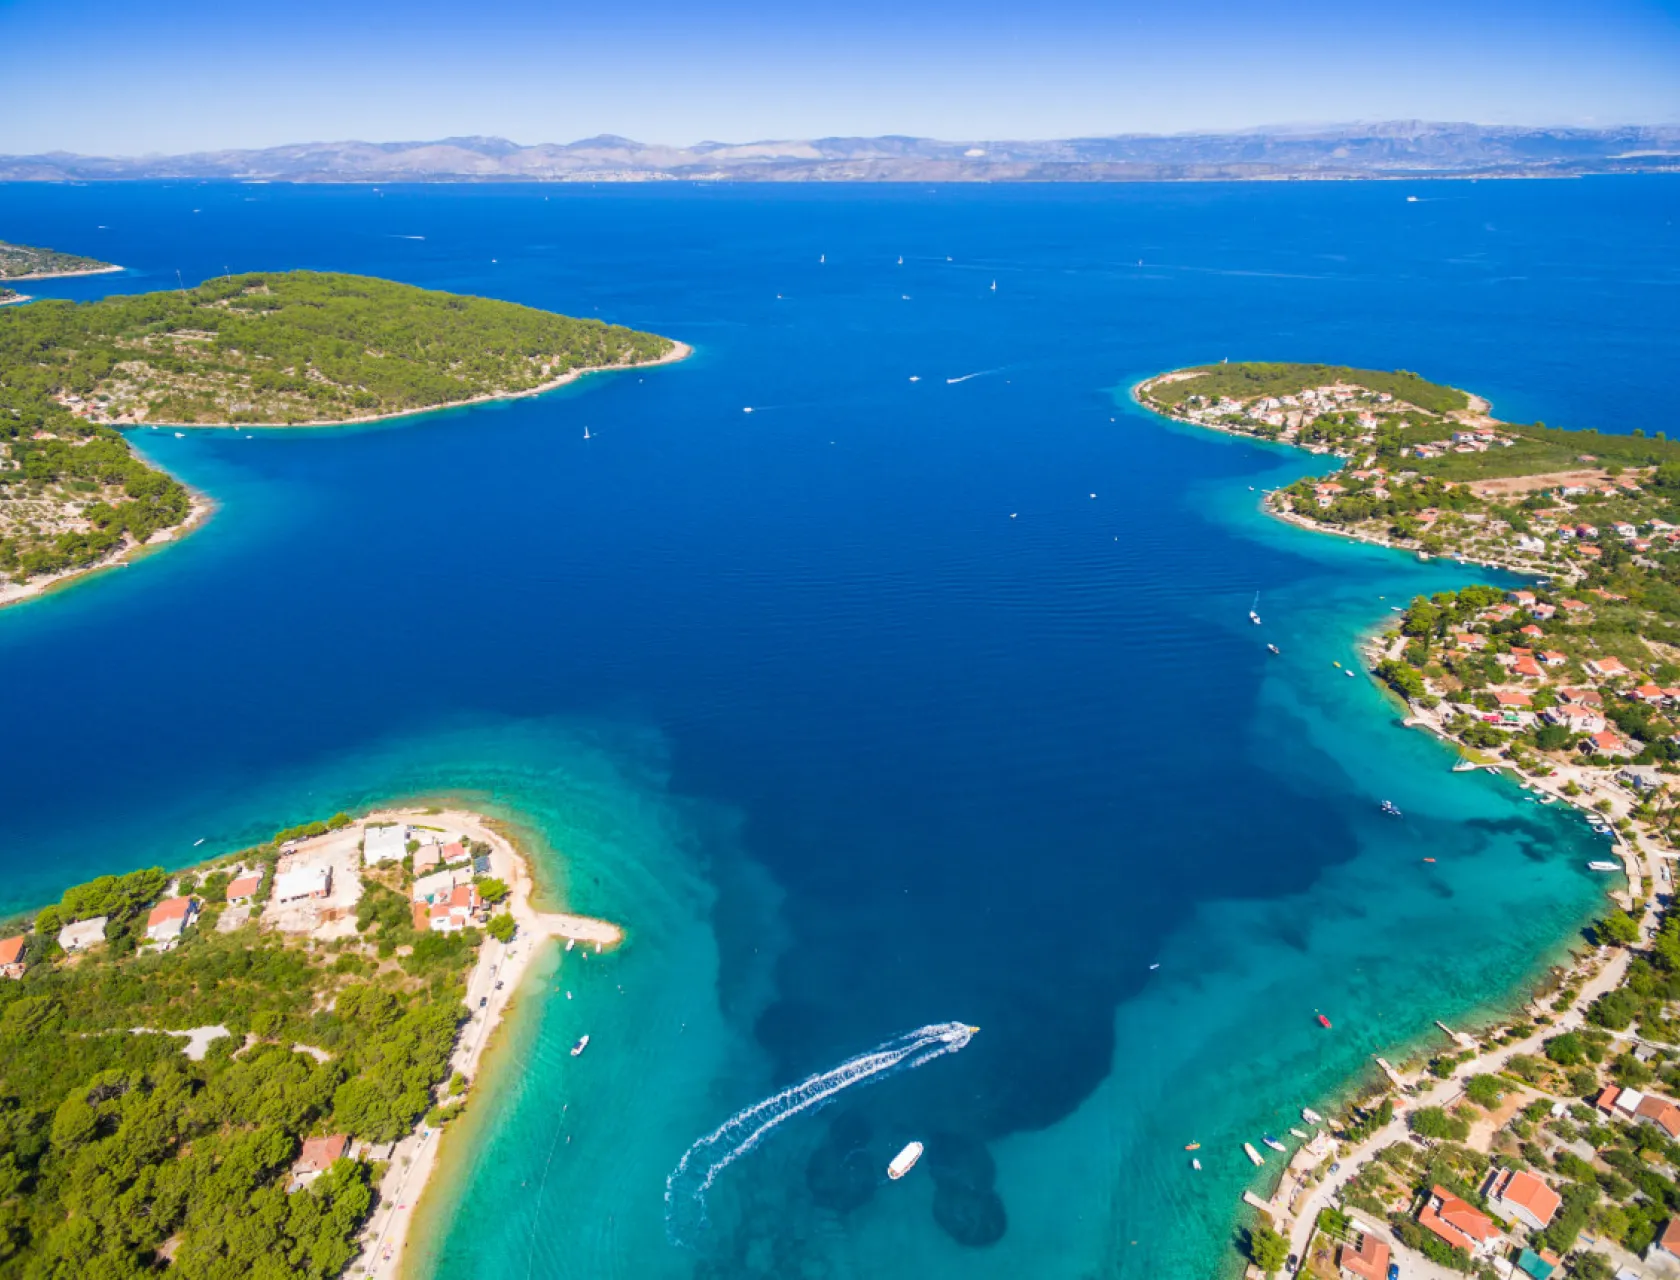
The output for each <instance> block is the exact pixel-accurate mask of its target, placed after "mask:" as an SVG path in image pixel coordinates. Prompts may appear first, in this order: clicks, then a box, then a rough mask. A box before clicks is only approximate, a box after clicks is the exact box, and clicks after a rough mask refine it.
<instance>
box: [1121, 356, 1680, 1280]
mask: <svg viewBox="0 0 1680 1280" xmlns="http://www.w3.org/2000/svg"><path fill="white" fill-rule="evenodd" d="M1136 395H1137V398H1138V400H1139V401H1140V402H1141V403H1142V404H1144V405H1146V406H1148V407H1149V408H1151V409H1154V410H1155V411H1157V412H1159V413H1161V414H1164V415H1166V416H1167V417H1170V418H1173V419H1175V420H1176V421H1179V422H1183V423H1186V424H1189V425H1192V426H1198V427H1205V428H1209V429H1213V430H1219V431H1226V432H1232V433H1235V434H1238V435H1246V436H1251V437H1254V438H1258V439H1264V440H1269V441H1277V442H1281V443H1287V444H1293V445H1297V446H1299V447H1301V448H1305V449H1308V450H1310V451H1312V452H1314V453H1318V454H1324V455H1327V456H1330V457H1334V458H1336V459H1338V460H1340V462H1341V464H1342V465H1341V467H1340V469H1338V470H1337V471H1335V472H1334V473H1333V474H1331V475H1326V476H1321V477H1308V478H1305V479H1302V480H1300V481H1298V482H1296V483H1294V484H1291V485H1289V486H1287V487H1285V488H1282V489H1278V490H1275V491H1273V492H1271V493H1268V494H1266V495H1265V499H1264V502H1265V507H1266V509H1267V510H1268V511H1270V512H1271V513H1272V514H1274V515H1276V516H1278V517H1279V518H1281V519H1284V520H1288V521H1290V522H1292V523H1295V524H1297V525H1300V526H1302V527H1304V528H1309V529H1315V530H1319V531H1323V532H1330V533H1336V534H1341V535H1343V536H1348V537H1354V538H1359V539H1362V540H1364V541H1367V542H1372V543H1378V544H1382V545H1385V546H1391V547H1396V548H1401V549H1404V550H1407V551H1409V552H1412V553H1414V554H1415V555H1417V556H1418V557H1419V558H1421V559H1428V558H1430V557H1432V556H1439V557H1449V558H1451V559H1453V560H1455V561H1457V562H1459V563H1463V564H1479V565H1483V566H1487V567H1497V568H1502V569H1506V570H1510V571H1513V572H1516V573H1520V574H1524V575H1527V576H1528V577H1529V580H1530V583H1531V585H1529V586H1526V587H1521V588H1518V589H1514V590H1505V589H1502V588H1498V587H1493V586H1480V585H1477V586H1468V587H1464V588H1462V589H1460V590H1457V591H1442V592H1438V593H1436V594H1435V595H1433V596H1429V597H1423V596H1420V597H1418V598H1417V599H1415V600H1412V601H1411V602H1410V603H1409V605H1407V606H1404V607H1402V606H1395V607H1394V608H1395V614H1394V616H1393V617H1392V618H1391V619H1390V625H1389V627H1388V628H1387V629H1386V630H1385V631H1384V632H1383V633H1382V634H1381V635H1380V637H1378V638H1374V639H1373V640H1372V641H1371V648H1370V653H1369V657H1370V661H1371V666H1372V672H1373V674H1374V675H1375V676H1377V677H1378V678H1379V679H1381V680H1383V681H1385V682H1386V683H1387V684H1388V685H1389V686H1390V687H1391V688H1392V690H1393V691H1394V693H1395V694H1396V695H1398V696H1399V697H1400V698H1402V699H1403V700H1404V701H1405V703H1406V706H1407V718H1406V723H1407V724H1408V725H1413V726H1416V727H1419V728H1423V729H1426V730H1428V731H1429V732H1432V733H1434V734H1436V735H1437V736H1439V737H1440V738H1442V739H1443V740H1445V741H1447V742H1449V743H1451V744H1453V745H1454V746H1455V747H1456V749H1457V751H1458V753H1459V756H1460V761H1459V763H1458V764H1457V765H1456V766H1454V767H1455V770H1472V769H1476V768H1486V769H1488V770H1490V771H1492V772H1496V773H1500V774H1502V775H1504V776H1506V777H1508V778H1510V779H1511V780H1513V781H1515V782H1517V783H1518V784H1519V785H1520V786H1521V787H1522V788H1523V789H1524V790H1526V791H1528V792H1529V793H1530V795H1531V798H1532V799H1533V800H1535V801H1536V802H1538V803H1541V804H1556V803H1559V802H1563V803H1567V804H1571V805H1574V806H1576V807H1578V808H1580V809H1582V810H1584V811H1585V812H1586V813H1587V815H1588V817H1589V819H1590V820H1591V822H1592V824H1593V826H1594V828H1595V829H1596V830H1597V831H1598V832H1599V833H1600V835H1601V836H1603V838H1604V839H1605V840H1606V842H1607V848H1606V852H1605V856H1604V857H1603V858H1602V859H1597V860H1594V861H1592V862H1589V863H1588V864H1587V866H1588V868H1590V869H1591V870H1592V871H1602V872H1617V871H1620V872H1621V873H1623V874H1624V875H1625V877H1626V888H1625V889H1618V890H1617V891H1616V892H1615V893H1614V894H1613V895H1612V897H1613V898H1614V900H1615V901H1614V907H1613V909H1612V910H1610V911H1609V913H1608V914H1607V915H1606V916H1605V917H1604V918H1603V919H1602V920H1600V921H1599V922H1598V923H1597V924H1595V925H1593V926H1592V928H1591V929H1590V930H1588V931H1587V934H1586V937H1585V939H1584V941H1585V942H1586V943H1587V944H1588V945H1586V946H1584V947H1581V948H1578V949H1577V952H1576V956H1575V960H1574V962H1573V964H1572V965H1570V966H1569V967H1567V968H1560V969H1558V970H1555V971H1554V972H1553V974H1552V975H1551V977H1550V978H1549V979H1548V981H1547V982H1546V983H1545V984H1544V985H1543V986H1542V988H1541V989H1540V990H1539V991H1537V992H1535V993H1534V995H1533V997H1532V998H1531V999H1530V1000H1529V1001H1528V1002H1527V1004H1526V1006H1525V1007H1524V1008H1523V1009H1522V1011H1521V1013H1520V1014H1519V1015H1517V1016H1514V1017H1511V1018H1508V1019H1505V1020H1503V1021H1501V1022H1500V1023H1499V1024H1497V1025H1495V1026H1493V1027H1490V1028H1487V1029H1485V1030H1484V1031H1482V1032H1481V1033H1480V1034H1479V1035H1470V1034H1467V1033H1465V1032H1464V1031H1461V1030H1459V1031H1455V1030H1452V1029H1450V1028H1447V1027H1446V1026H1445V1025H1444V1024H1439V1025H1440V1030H1441V1034H1442V1037H1443V1038H1442V1040H1441V1041H1439V1042H1437V1044H1435V1045H1427V1046H1424V1047H1423V1048H1422V1049H1421V1050H1420V1051H1419V1052H1418V1053H1416V1054H1415V1056H1414V1058H1413V1060H1412V1061H1410V1062H1407V1063H1402V1064H1401V1065H1400V1066H1399V1067H1395V1066H1392V1065H1390V1064H1389V1063H1387V1062H1386V1061H1384V1060H1383V1059H1381V1058H1378V1059H1376V1062H1377V1065H1378V1067H1379V1068H1380V1069H1381V1074H1380V1075H1378V1076H1374V1079H1373V1080H1372V1082H1371V1083H1370V1084H1368V1085H1367V1086H1364V1087H1361V1088H1359V1089H1358V1090H1357V1091H1356V1092H1355V1095H1354V1097H1353V1098H1352V1099H1351V1100H1350V1101H1348V1102H1347V1103H1346V1104H1344V1105H1343V1106H1342V1107H1341V1109H1340V1110H1339V1111H1338V1112H1337V1113H1336V1114H1334V1115H1333V1116H1332V1117H1331V1119H1330V1121H1329V1122H1328V1124H1327V1125H1325V1127H1324V1128H1323V1129H1322V1130H1321V1129H1320V1128H1319V1123H1320V1117H1319V1116H1318V1114H1317V1113H1316V1112H1311V1111H1304V1112H1303V1113H1302V1118H1303V1120H1304V1121H1305V1122H1306V1123H1307V1125H1308V1128H1310V1129H1311V1130H1312V1132H1310V1133H1309V1132H1307V1131H1305V1130H1292V1132H1293V1133H1296V1134H1297V1136H1299V1137H1300V1138H1301V1139H1302V1144H1301V1145H1300V1146H1299V1147H1297V1148H1295V1149H1294V1150H1293V1151H1292V1152H1291V1154H1290V1158H1289V1164H1288V1168H1287V1169H1286V1170H1285V1172H1284V1174H1283V1176H1282V1179H1281V1181H1279V1182H1277V1183H1276V1184H1275V1185H1274V1186H1273V1188H1272V1191H1271V1195H1270V1197H1269V1198H1262V1197H1261V1196H1259V1195H1256V1194H1254V1193H1253V1192H1252V1191H1251V1192H1249V1193H1248V1194H1247V1195H1246V1196H1245V1199H1247V1200H1248V1201H1249V1203H1250V1204H1252V1205H1253V1206H1254V1207H1255V1208H1256V1209H1258V1210H1259V1211H1260V1214H1261V1215H1262V1216H1261V1219H1260V1220H1259V1221H1258V1222H1256V1223H1255V1225H1254V1226H1252V1227H1251V1228H1250V1229H1249V1231H1248V1233H1247V1240H1246V1252H1247V1254H1248V1257H1249V1259H1250V1261H1251V1263H1252V1264H1253V1268H1252V1270H1251V1274H1254V1273H1260V1274H1272V1273H1275V1272H1277V1271H1279V1270H1280V1269H1282V1268H1283V1267H1284V1265H1285V1264H1286V1262H1288V1260H1289V1258H1290V1256H1291V1255H1294V1256H1295V1257H1296V1258H1298V1259H1299V1261H1300V1271H1301V1273H1302V1274H1307V1273H1310V1274H1313V1275H1320V1276H1334V1275H1337V1274H1341V1275H1356V1276H1370V1277H1373V1278H1376V1280H1380V1278H1381V1277H1383V1276H1385V1275H1392V1274H1393V1272H1392V1271H1391V1270H1390V1267H1391V1265H1396V1264H1397V1265H1399V1266H1400V1270H1401V1272H1402V1274H1412V1273H1414V1272H1415V1273H1418V1274H1442V1273H1443V1271H1442V1269H1445V1271H1448V1272H1461V1273H1467V1274H1473V1275H1476V1276H1486V1277H1493V1276H1495V1275H1499V1276H1505V1275H1518V1274H1520V1275H1524V1276H1529V1277H1534V1278H1535V1280H1545V1277H1548V1276H1551V1275H1553V1274H1554V1272H1555V1273H1557V1274H1559V1275H1562V1274H1565V1273H1567V1275H1569V1276H1570V1277H1580V1278H1582V1280H1608V1278H1609V1277H1610V1276H1612V1275H1637V1274H1652V1272H1651V1271H1649V1270H1647V1269H1646V1268H1647V1267H1649V1266H1652V1265H1655V1266H1657V1267H1658V1268H1672V1267H1674V1266H1676V1265H1677V1264H1680V1101H1673V1100H1671V1099H1677V1098H1680V1018H1677V1017H1676V1010H1677V1008H1680V913H1676V912H1675V911H1674V910H1673V909H1672V908H1673V902H1674V882H1673V877H1674V865H1675V859H1676V854H1677V849H1680V804H1677V803H1676V800H1677V799H1680V785H1676V784H1677V782H1680V442H1671V441H1669V440H1668V439H1667V438H1666V437H1665V436H1664V435H1663V434H1661V433H1658V434H1656V435H1655V436H1647V435H1645V434H1644V433H1643V432H1642V431H1640V430H1634V431H1631V432H1629V433H1628V434H1605V433H1600V432H1597V431H1575V430H1560V429H1558V428H1555V427H1547V426H1545V425H1544V424H1541V423H1533V424H1526V425H1525V424H1519V423H1509V422H1503V421H1500V420H1499V419H1497V418H1495V417H1493V416H1492V413H1491V406H1490V405H1489V404H1488V403H1487V402H1486V401H1484V400H1480V399H1478V398H1477V397H1475V396H1472V395H1469V394H1467V393H1466V392H1464V391H1461V390H1458V389H1455V388H1452V387H1447V386H1441V385H1439V384H1437V383H1432V382H1428V381H1426V380H1424V379H1423V378H1420V377H1418V376H1417V375H1416V374H1412V373H1407V372H1404V371H1399V372H1393V373H1388V372H1381V371H1376V370H1365V369H1350V368H1344V367H1340V366H1330V365H1310V364H1219V365H1206V366H1202V367H1200V368H1193V369H1181V370H1177V371H1174V372H1171V373H1166V374H1162V375H1160V376H1158V377H1155V378H1151V379H1149V380H1147V381H1145V382H1143V383H1141V384H1140V385H1139V386H1138V387H1137V388H1136ZM1443 772H1445V771H1444V770H1443ZM1426 861H1433V859H1426ZM1612 883H1614V882H1612ZM1431 1268H1433V1269H1431ZM1662 1273H1663V1274H1668V1271H1667V1270H1663V1271H1662Z"/></svg>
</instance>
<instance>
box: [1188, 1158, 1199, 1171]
mask: <svg viewBox="0 0 1680 1280" xmlns="http://www.w3.org/2000/svg"><path fill="white" fill-rule="evenodd" d="M1190 1167H1191V1168H1192V1169H1194V1170H1195V1171H1196V1172H1197V1173H1200V1172H1201V1171H1202V1162H1201V1161H1200V1160H1198V1159H1196V1157H1195V1156H1191V1157H1190Z"/></svg>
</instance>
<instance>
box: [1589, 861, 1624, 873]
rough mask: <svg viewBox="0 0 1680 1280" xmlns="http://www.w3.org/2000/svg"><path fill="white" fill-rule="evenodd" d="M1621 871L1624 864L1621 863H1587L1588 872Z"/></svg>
mask: <svg viewBox="0 0 1680 1280" xmlns="http://www.w3.org/2000/svg"><path fill="white" fill-rule="evenodd" d="M1621 869H1622V864H1621V863H1619V862H1596V861H1595V862H1589V863H1587V870H1588V871H1620V870H1621Z"/></svg>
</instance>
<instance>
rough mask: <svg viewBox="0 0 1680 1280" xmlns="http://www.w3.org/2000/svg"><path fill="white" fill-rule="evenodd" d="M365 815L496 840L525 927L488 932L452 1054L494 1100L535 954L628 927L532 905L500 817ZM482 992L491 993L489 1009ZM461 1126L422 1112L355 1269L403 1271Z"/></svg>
mask: <svg viewBox="0 0 1680 1280" xmlns="http://www.w3.org/2000/svg"><path fill="white" fill-rule="evenodd" d="M363 822H364V823H369V822H372V823H378V822H406V823H409V824H410V825H415V826H437V827H443V828H446V829H447V830H450V831H459V832H461V833H462V834H463V835H465V836H467V837H468V838H469V839H472V840H477V841H480V842H482V843H484V844H487V845H489V846H490V874H491V875H493V876H495V877H496V878H497V879H500V880H502V881H504V882H505V883H506V884H507V886H508V888H509V889H510V890H511V892H510V893H509V895H508V898H507V901H506V903H504V904H503V907H502V908H501V909H503V910H506V911H508V912H509V913H510V914H512V916H513V918H514V922H515V923H516V924H517V925H518V926H519V928H518V932H517V933H515V935H514V938H513V941H512V942H510V943H507V944H505V945H504V944H503V943H500V942H497V941H496V940H495V939H494V938H492V937H489V936H488V935H486V936H485V939H484V942H483V944H482V945H481V946H480V948H479V953H478V960H477V962H476V963H475V964H474V966H473V969H472V972H471V973H470V974H469V976H468V978H467V996H466V1005H467V1008H468V1009H469V1010H470V1011H471V1020H470V1021H468V1022H467V1023H466V1024H465V1025H464V1026H463V1027H462V1028H461V1034H460V1037H459V1039H458V1040H457V1041H456V1044H455V1053H454V1056H453V1058H452V1059H451V1062H450V1071H451V1074H453V1073H455V1072H459V1073H460V1074H461V1075H463V1076H465V1077H466V1078H467V1080H468V1081H469V1082H470V1084H469V1088H468V1090H467V1097H468V1099H469V1105H472V1106H475V1107H487V1106H489V1105H491V1104H490V1101H489V1098H488V1097H487V1096H478V1097H476V1098H475V1097H474V1095H475V1093H476V1092H477V1090H478V1070H479V1067H480V1065H481V1062H482V1060H483V1058H484V1054H485V1050H486V1048H487V1047H488V1046H489V1045H490V1043H491V1041H492V1040H493V1039H494V1038H495V1036H494V1033H495V1031H496V1029H497V1027H498V1026H500V1025H501V1023H502V1021H503V1019H504V1018H505V1017H506V1016H507V1014H508V1012H509V1010H510V1009H512V1008H514V1007H515V1006H516V1003H517V1001H516V997H517V996H518V994H519V992H520V988H521V985H522V983H523V981H524V979H525V978H526V977H527V975H528V974H529V973H530V970H531V962H532V960H533V959H535V958H536V956H537V955H539V954H540V953H541V952H542V950H543V949H544V948H548V947H552V946H554V945H555V943H556V942H557V941H558V940H559V939H562V938H564V939H568V940H571V941H575V942H576V943H577V945H578V946H579V947H583V948H586V949H588V950H591V951H595V952H597V953H599V952H604V951H607V950H610V949H611V948H613V947H616V946H618V945H619V944H620V943H621V942H623V940H624V931H623V930H622V929H620V928H619V927H618V926H617V925H615V924H611V923H608V922H607V921H605V920H594V919H591V918H589V917H588V916H574V915H566V914H563V913H559V912H543V911H538V910H537V909H536V908H535V907H534V906H533V905H532V899H533V897H534V895H535V893H536V888H537V885H536V881H535V879H534V877H533V875H532V871H531V865H530V863H529V861H528V860H527V858H526V856H525V855H524V853H523V852H521V851H520V850H519V849H518V847H517V846H515V845H514V843H513V841H512V840H511V839H509V838H508V836H507V835H506V834H505V833H504V832H503V831H502V830H501V829H499V828H498V826H497V825H496V824H495V823H492V822H490V821H489V820H487V819H486V818H484V817H483V816H481V815H480V814H476V813H471V812H467V811H465V810H460V809H446V810H443V811H441V812H439V811H435V810H430V809H416V808H406V809H391V810H384V811H381V812H379V813H373V814H369V815H368V816H367V817H366V818H365V819H363ZM480 1000H483V1001H485V1005H484V1007H483V1008H482V1009H481V1008H479V1001H480ZM459 1123H460V1122H459V1121H457V1122H456V1124H459ZM454 1127H455V1125H450V1126H449V1127H448V1129H447V1130H443V1131H440V1130H436V1129H432V1128H430V1127H428V1126H427V1124H426V1123H425V1121H424V1120H422V1121H421V1122H420V1124H419V1126H418V1127H417V1128H416V1129H415V1131H414V1132H413V1133H411V1134H409V1135H408V1136H407V1137H405V1138H403V1139H402V1140H401V1141H400V1142H398V1143H397V1146H396V1149H395V1151H394V1152H393V1153H392V1156H391V1163H390V1166H389V1168H388V1169H387V1170H386V1174H385V1178H384V1180H383V1181H382V1182H381V1183H380V1186H379V1203H378V1205H377V1206H376V1207H375V1209H374V1211H373V1214H372V1215H371V1216H370V1217H369V1219H368V1223H367V1226H366V1227H365V1229H364V1231H363V1249H362V1252H361V1255H360V1256H359V1257H358V1258H357V1260H356V1261H355V1262H353V1263H352V1264H351V1266H350V1269H349V1270H350V1273H351V1274H358V1275H367V1276H378V1277H391V1276H396V1275H398V1274H400V1270H401V1266H402V1258H403V1251H404V1248H405V1247H406V1246H407V1244H408V1241H409V1234H410V1232H411V1231H412V1230H413V1227H414V1224H415V1222H416V1221H417V1220H419V1218H420V1214H419V1206H420V1202H421V1200H422V1198H423V1196H424V1193H425V1192H426V1189H427V1187H428V1186H430V1185H432V1183H433V1175H434V1174H435V1172H436V1170H437V1168H438V1164H439V1149H440V1147H441V1146H442V1145H443V1142H444V1138H445V1136H446V1134H447V1132H449V1131H452V1130H453V1129H454ZM452 1149H453V1148H452ZM427 1207H428V1210H431V1209H435V1208H436V1206H435V1205H432V1204H428V1206H427Z"/></svg>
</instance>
